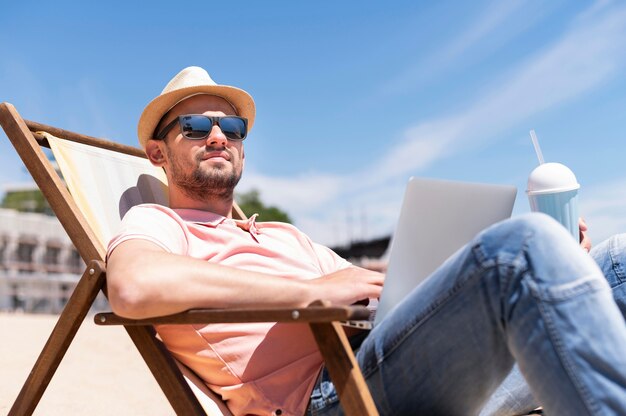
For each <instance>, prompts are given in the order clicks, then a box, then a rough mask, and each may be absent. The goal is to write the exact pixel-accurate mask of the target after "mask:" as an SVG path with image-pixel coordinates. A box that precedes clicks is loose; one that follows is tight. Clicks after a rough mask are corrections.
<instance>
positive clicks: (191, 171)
mask: <svg viewBox="0 0 626 416" xmlns="http://www.w3.org/2000/svg"><path fill="white" fill-rule="evenodd" d="M183 114H204V115H207V116H225V115H236V113H235V110H234V109H233V107H232V106H231V105H230V104H229V103H228V102H227V101H226V100H224V99H223V98H220V97H216V96H212V95H196V96H193V97H190V98H188V99H186V100H184V101H182V102H180V103H178V104H177V105H176V106H174V107H173V108H172V109H171V110H170V111H169V113H168V114H167V116H166V117H165V119H164V120H163V121H162V122H161V123H160V125H159V127H158V128H157V131H158V130H159V129H160V128H162V126H165V125H167V124H168V123H169V122H170V121H172V120H173V119H175V118H176V117H178V116H179V115H183ZM160 143H161V144H160V147H161V149H162V151H163V155H164V161H163V163H162V166H163V167H164V168H165V171H166V172H167V176H168V181H169V182H170V184H173V185H175V186H176V187H177V188H179V189H180V190H181V191H182V192H183V193H185V194H186V196H187V197H190V198H192V199H196V200H206V199H207V198H210V197H216V196H217V197H232V194H233V190H234V188H235V185H237V183H238V182H239V179H240V178H241V173H242V171H243V165H244V153H243V143H242V142H241V141H231V140H228V139H227V138H226V136H224V134H223V132H222V131H221V130H220V128H219V126H217V125H216V126H213V129H212V130H211V133H210V134H209V135H208V136H207V137H206V138H205V139H202V140H189V139H186V138H185V137H183V136H182V134H181V132H180V127H179V126H178V125H176V126H175V127H174V128H173V129H172V130H170V131H169V133H168V134H167V136H166V137H165V139H164V140H163V141H162V142H160Z"/></svg>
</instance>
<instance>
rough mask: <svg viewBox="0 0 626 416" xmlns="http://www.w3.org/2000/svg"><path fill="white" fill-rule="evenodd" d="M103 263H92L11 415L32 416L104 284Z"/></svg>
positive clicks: (57, 324)
mask: <svg viewBox="0 0 626 416" xmlns="http://www.w3.org/2000/svg"><path fill="white" fill-rule="evenodd" d="M103 270H104V264H103V263H102V262H98V261H93V262H90V263H89V264H88V265H87V269H86V270H85V273H83V276H82V277H81V279H80V281H79V282H78V285H77V286H76V288H75V289H74V292H73V293H72V296H71V297H70V299H69V300H68V301H67V304H66V306H65V308H64V309H63V312H62V313H61V315H60V316H59V320H58V321H57V323H56V325H55V327H54V329H53V330H52V333H51V334H50V337H49V338H48V341H47V342H46V345H45V346H44V347H43V350H41V353H40V354H39V357H38V358H37V362H36V363H35V365H34V366H33V369H32V370H31V372H30V374H29V375H28V378H27V379H26V382H25V383H24V385H23V386H22V389H21V391H20V393H19V395H18V396H17V399H16V400H15V402H14V403H13V407H11V410H10V411H9V415H10V416H17V415H20V416H21V415H30V414H32V413H33V411H34V410H35V407H37V404H38V403H39V400H40V399H41V396H42V395H43V393H44V391H45V390H46V387H48V384H49V383H50V380H51V379H52V376H53V375H54V373H55V371H56V369H57V367H58V366H59V363H61V360H62V359H63V357H64V356H65V353H66V352H67V349H68V347H69V346H70V344H71V343H72V341H73V340H74V336H75V335H76V332H77V331H78V328H79V327H80V324H81V323H82V322H83V320H84V319H85V316H86V315H87V312H88V311H89V308H90V306H91V304H92V303H93V301H94V300H95V298H96V296H97V295H98V293H99V292H100V289H101V288H102V285H103V284H104V273H103Z"/></svg>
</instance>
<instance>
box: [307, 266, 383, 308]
mask: <svg viewBox="0 0 626 416" xmlns="http://www.w3.org/2000/svg"><path fill="white" fill-rule="evenodd" d="M384 280H385V275H383V274H381V273H378V272H373V271H371V270H367V269H362V268H360V267H355V266H351V267H347V268H345V269H342V270H339V271H336V272H334V273H331V274H327V275H324V276H322V277H319V278H317V279H313V280H309V281H308V282H309V283H310V284H311V285H312V287H311V289H312V290H313V293H314V294H315V295H314V297H316V298H317V299H320V300H327V301H330V302H331V303H332V304H334V305H351V304H353V303H356V302H358V301H361V300H363V299H369V298H379V297H380V293H381V291H382V288H383V281H384Z"/></svg>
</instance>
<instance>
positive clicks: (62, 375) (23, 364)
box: [0, 313, 174, 416]
mask: <svg viewBox="0 0 626 416" xmlns="http://www.w3.org/2000/svg"><path fill="white" fill-rule="evenodd" d="M56 320H57V316H50V315H27V314H7V313H0V334H2V337H1V339H2V342H0V414H1V415H5V414H7V413H8V411H9V409H10V408H11V406H12V404H13V401H14V400H15V398H16V397H17V395H18V393H19V391H20V389H21V387H22V384H23V383H24V381H25V380H26V377H27V376H28V374H29V373H30V371H31V369H32V367H33V364H34V363H35V361H36V360H37V357H38V355H39V352H40V351H41V349H42V348H43V346H44V344H45V342H46V340H47V339H48V336H49V335H50V332H51V331H52V328H53V327H54V325H55V323H56ZM34 414H35V415H95V416H100V415H173V414H174V411H173V410H172V408H171V406H170V405H169V403H168V402H167V399H166V398H165V396H164V395H163V393H162V392H161V390H160V388H159V386H158V384H157V383H156V381H155V380H154V379H153V378H152V375H151V374H150V370H148V367H147V366H146V364H145V363H144V362H143V360H142V359H141V356H140V355H139V353H138V352H137V350H136V349H135V346H134V345H133V343H132V341H131V340H130V338H129V337H128V335H127V334H126V332H125V331H124V329H123V328H121V327H99V326H96V325H95V324H94V323H93V321H92V318H91V317H87V319H86V320H85V321H84V322H83V324H82V325H81V327H80V329H79V330H78V333H77V334H76V338H75V339H74V341H73V343H72V345H70V348H69V349H68V351H67V354H66V355H65V357H64V358H63V360H62V361H61V364H60V365H59V368H58V370H57V372H56V374H55V375H54V377H53V378H52V381H51V382H50V384H49V386H48V388H47V390H46V392H45V393H44V395H43V397H42V399H41V401H40V402H39V405H38V406H37V409H36V410H35V413H34Z"/></svg>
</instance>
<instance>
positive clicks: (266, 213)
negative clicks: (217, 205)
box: [235, 189, 291, 223]
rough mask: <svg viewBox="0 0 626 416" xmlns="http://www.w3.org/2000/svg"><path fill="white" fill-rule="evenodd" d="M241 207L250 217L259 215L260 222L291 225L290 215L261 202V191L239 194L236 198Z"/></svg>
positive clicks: (253, 190)
mask: <svg viewBox="0 0 626 416" xmlns="http://www.w3.org/2000/svg"><path fill="white" fill-rule="evenodd" d="M235 199H236V200H237V203H238V204H239V207H240V208H241V209H242V210H243V212H244V213H245V214H246V215H248V216H250V215H252V214H255V213H256V214H259V217H258V220H259V221H280V222H288V223H291V218H289V215H288V214H287V213H286V212H284V211H282V210H281V209H280V208H277V207H274V206H266V205H265V204H264V203H263V202H261V197H260V193H259V191H257V190H256V189H252V190H250V191H248V192H245V193H243V194H237V195H236V196H235Z"/></svg>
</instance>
